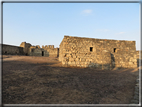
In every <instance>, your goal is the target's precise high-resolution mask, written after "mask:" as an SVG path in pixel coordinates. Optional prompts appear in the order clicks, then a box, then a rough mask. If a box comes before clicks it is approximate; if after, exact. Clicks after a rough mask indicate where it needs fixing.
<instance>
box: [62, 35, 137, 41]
mask: <svg viewBox="0 0 142 107" xmlns="http://www.w3.org/2000/svg"><path fill="white" fill-rule="evenodd" d="M64 37H70V38H80V39H97V40H109V41H111V40H112V41H129V42H131V40H116V39H99V38H89V37H77V36H68V35H64ZM132 42H136V41H134V40H133V41H132Z"/></svg>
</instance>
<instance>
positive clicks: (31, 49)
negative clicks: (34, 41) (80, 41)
mask: <svg viewBox="0 0 142 107" xmlns="http://www.w3.org/2000/svg"><path fill="white" fill-rule="evenodd" d="M2 54H5V55H28V56H45V57H58V56H59V48H54V45H48V46H47V45H46V46H45V47H44V46H42V48H40V46H39V45H37V46H32V45H31V44H30V43H26V42H22V43H21V44H20V47H18V46H12V45H5V44H3V45H2Z"/></svg>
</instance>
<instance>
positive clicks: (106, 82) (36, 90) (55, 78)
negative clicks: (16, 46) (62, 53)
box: [2, 55, 138, 104]
mask: <svg viewBox="0 0 142 107" xmlns="http://www.w3.org/2000/svg"><path fill="white" fill-rule="evenodd" d="M2 67H3V68H2V79H3V81H2V98H3V99H2V102H3V104H129V103H130V101H131V100H132V99H133V95H134V89H135V88H134V87H135V83H136V76H137V75H138V71H137V70H134V69H123V70H96V69H92V68H77V67H62V64H61V62H59V61H58V58H53V57H52V58H50V57H32V56H18V55H17V56H16V55H15V56H14V55H3V62H2Z"/></svg>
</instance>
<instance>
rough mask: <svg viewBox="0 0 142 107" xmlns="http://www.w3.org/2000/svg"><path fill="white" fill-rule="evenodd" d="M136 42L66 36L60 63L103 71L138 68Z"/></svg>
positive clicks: (60, 54)
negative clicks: (91, 67)
mask: <svg viewBox="0 0 142 107" xmlns="http://www.w3.org/2000/svg"><path fill="white" fill-rule="evenodd" d="M136 57H137V56H136V47H135V41H125V40H107V39H94V38H81V37H71V36H64V38H63V40H62V42H61V43H60V50H59V61H61V62H62V64H63V65H66V66H77V67H88V66H93V67H95V68H101V69H112V68H114V67H118V68H119V67H120V68H135V67H137V59H136Z"/></svg>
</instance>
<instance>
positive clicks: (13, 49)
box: [2, 44, 24, 55]
mask: <svg viewBox="0 0 142 107" xmlns="http://www.w3.org/2000/svg"><path fill="white" fill-rule="evenodd" d="M2 54H3V55H24V51H23V48H22V47H18V46H13V45H6V44H2Z"/></svg>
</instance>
